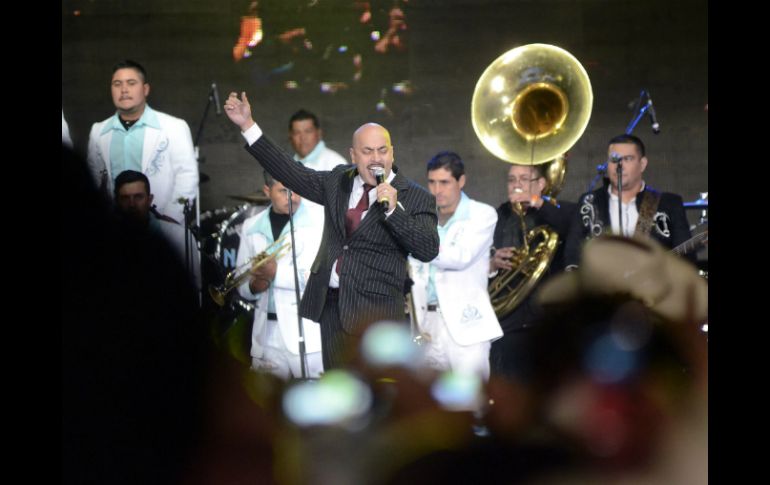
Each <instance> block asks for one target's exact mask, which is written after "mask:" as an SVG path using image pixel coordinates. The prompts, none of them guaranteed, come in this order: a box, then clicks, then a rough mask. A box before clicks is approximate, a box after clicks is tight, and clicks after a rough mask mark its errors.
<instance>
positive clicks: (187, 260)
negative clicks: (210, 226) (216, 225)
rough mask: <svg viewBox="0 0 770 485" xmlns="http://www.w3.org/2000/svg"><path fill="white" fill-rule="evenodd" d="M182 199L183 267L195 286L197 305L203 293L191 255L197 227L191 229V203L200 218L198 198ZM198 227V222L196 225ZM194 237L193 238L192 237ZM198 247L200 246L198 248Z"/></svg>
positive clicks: (201, 301) (201, 299) (200, 302)
mask: <svg viewBox="0 0 770 485" xmlns="http://www.w3.org/2000/svg"><path fill="white" fill-rule="evenodd" d="M182 200H183V201H184V207H183V209H182V210H183V211H184V265H185V269H186V270H187V272H188V274H189V275H190V277H191V278H192V280H193V282H194V284H195V286H196V290H197V291H196V293H198V306H199V307H200V306H203V294H202V291H203V289H202V287H203V285H202V284H201V285H200V286H201V287H200V288H199V287H198V285H199V284H200V282H199V281H198V272H197V271H196V267H195V257H194V255H193V240H195V241H196V248H197V239H198V238H197V235H196V232H197V229H195V230H193V228H192V221H193V215H192V213H193V204H195V211H196V213H197V215H198V217H199V218H200V210H198V200H197V199H193V200H192V202H191V201H190V200H189V199H182ZM198 227H200V224H199V225H198ZM193 238H194V239H193ZM198 249H200V248H198Z"/></svg>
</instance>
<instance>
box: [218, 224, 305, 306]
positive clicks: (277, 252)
mask: <svg viewBox="0 0 770 485" xmlns="http://www.w3.org/2000/svg"><path fill="white" fill-rule="evenodd" d="M288 234H289V233H286V234H284V235H283V236H281V237H279V238H278V239H276V240H275V242H273V243H272V244H270V245H269V246H267V247H266V248H265V249H264V250H263V251H262V252H260V253H259V254H257V255H256V256H254V257H252V258H250V259H249V260H248V261H246V262H244V263H243V264H241V265H240V266H238V267H237V268H234V269H233V270H232V271H230V272H229V273H227V276H226V277H225V282H224V283H222V284H221V285H220V286H214V285H209V295H211V299H212V300H214V302H215V303H216V304H217V305H219V306H224V304H225V296H226V295H227V294H228V293H230V292H231V291H232V290H233V289H234V288H237V287H239V286H241V285H242V284H243V282H244V281H246V280H247V279H248V278H250V277H251V272H252V271H254V270H256V269H258V268H260V267H261V266H264V265H265V264H267V263H268V262H270V261H271V260H274V259H278V258H280V257H281V256H283V255H284V254H286V251H288V248H289V247H290V246H291V243H290V242H288V241H286V242H284V239H285V238H286V236H287V235H288ZM244 268H246V269H245V270H244ZM239 271H240V273H239Z"/></svg>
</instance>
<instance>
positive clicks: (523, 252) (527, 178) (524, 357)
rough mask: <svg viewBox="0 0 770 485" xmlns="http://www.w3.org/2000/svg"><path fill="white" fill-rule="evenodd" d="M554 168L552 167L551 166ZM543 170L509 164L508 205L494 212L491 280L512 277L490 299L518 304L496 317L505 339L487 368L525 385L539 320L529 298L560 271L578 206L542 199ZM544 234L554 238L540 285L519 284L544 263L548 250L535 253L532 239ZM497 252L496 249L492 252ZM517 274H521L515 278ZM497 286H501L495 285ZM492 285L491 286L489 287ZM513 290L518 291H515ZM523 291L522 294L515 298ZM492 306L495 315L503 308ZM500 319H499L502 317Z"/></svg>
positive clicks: (537, 240) (494, 346)
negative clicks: (531, 341) (541, 231)
mask: <svg viewBox="0 0 770 485" xmlns="http://www.w3.org/2000/svg"><path fill="white" fill-rule="evenodd" d="M551 163H555V162H551ZM545 167H546V165H544V164H543V165H517V164H512V165H511V167H510V169H509V170H508V201H507V202H505V203H503V204H501V205H500V207H498V208H497V225H496V226H495V232H494V248H493V254H492V257H491V258H490V271H491V273H490V277H493V278H495V279H498V278H506V280H507V278H508V277H511V278H512V279H511V281H510V282H509V283H508V285H509V288H508V290H510V291H511V293H508V294H505V290H503V291H502V292H501V294H500V296H497V297H495V298H493V300H495V301H497V302H499V301H500V300H502V299H503V298H508V299H512V298H517V299H520V300H521V301H520V302H519V303H518V304H516V305H515V308H513V309H503V310H502V311H498V319H499V321H500V326H501V327H502V328H503V332H504V335H503V337H502V338H501V339H499V340H496V341H495V342H493V343H492V348H491V350H490V356H489V358H490V366H491V371H492V373H493V374H498V375H505V376H512V377H515V378H517V379H523V380H525V379H527V377H528V375H529V373H530V372H531V368H530V366H529V362H530V359H529V354H528V352H529V332H530V330H531V327H532V324H533V322H534V321H535V318H536V316H537V315H538V311H539V309H538V308H537V307H536V306H535V301H534V299H533V298H532V295H533V294H534V293H535V289H536V288H535V287H532V286H531V285H530V283H532V284H534V285H535V286H539V285H540V283H542V281H543V280H545V279H547V278H548V277H549V276H550V275H553V274H555V273H558V272H560V271H562V269H563V268H564V256H563V246H564V244H563V241H564V239H565V238H566V235H567V231H568V229H569V225H570V221H571V219H572V217H574V213H575V210H576V206H575V204H574V203H572V202H564V201H559V202H558V203H557V202H556V201H555V199H551V198H549V197H548V196H546V195H544V192H545V191H546V187H547V186H548V181H547V180H546V177H545V175H544V174H545V170H544V168H545ZM543 227H544V228H546V229H550V230H551V231H553V232H555V235H558V239H556V238H554V240H555V241H556V246H555V248H554V249H552V251H551V253H550V256H551V257H552V259H551V260H550V265H549V266H548V267H547V268H546V269H545V271H544V274H543V276H542V277H541V279H540V280H539V281H520V279H522V278H531V277H532V271H530V268H534V267H535V266H537V265H538V264H541V263H543V261H538V260H536V259H537V258H544V259H548V256H547V255H545V254H543V253H545V252H546V251H545V249H546V248H543V247H541V248H538V244H539V243H542V244H543V245H545V242H544V241H542V238H541V237H536V236H535V231H533V229H535V228H543ZM495 248H496V249H495ZM517 269H521V270H522V272H521V273H519V274H517V275H515V278H514V275H513V272H514V271H516V270H517ZM498 282H499V280H498ZM494 283H495V281H494V280H493V284H492V287H494ZM511 287H518V288H517V289H513V290H512V288H511ZM516 291H519V292H521V291H524V292H526V294H515V293H516ZM504 306H505V305H503V304H496V305H495V308H496V310H498V309H499V308H500V307H504ZM501 312H502V313H503V314H500V313H501Z"/></svg>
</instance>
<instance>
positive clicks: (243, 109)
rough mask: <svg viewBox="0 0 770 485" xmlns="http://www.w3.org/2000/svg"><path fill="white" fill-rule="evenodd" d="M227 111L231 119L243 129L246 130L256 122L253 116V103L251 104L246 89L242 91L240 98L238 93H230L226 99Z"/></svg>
mask: <svg viewBox="0 0 770 485" xmlns="http://www.w3.org/2000/svg"><path fill="white" fill-rule="evenodd" d="M225 113H227V117H228V118H230V121H232V122H233V123H235V124H236V125H238V126H239V127H240V128H241V131H246V130H248V129H249V128H251V125H253V124H254V119H253V118H252V117H251V105H250V104H249V98H247V97H246V91H243V92H241V99H238V94H236V93H234V92H233V93H230V96H228V97H227V101H225Z"/></svg>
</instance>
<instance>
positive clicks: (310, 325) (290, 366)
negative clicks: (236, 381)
mask: <svg viewBox="0 0 770 485" xmlns="http://www.w3.org/2000/svg"><path fill="white" fill-rule="evenodd" d="M263 190H264V192H265V195H267V196H268V197H269V198H270V201H271V204H270V206H269V207H268V208H267V209H265V210H264V211H262V212H260V213H259V214H257V215H255V216H253V217H250V218H248V219H246V221H245V222H244V223H243V229H242V234H241V240H240V247H239V249H238V257H237V261H236V263H237V266H241V265H243V264H244V263H246V262H248V261H249V260H250V259H251V258H253V257H254V256H257V255H258V254H260V253H261V252H263V251H265V250H266V249H267V251H266V253H267V254H275V255H276V256H275V259H274V260H272V261H271V262H270V263H268V264H266V265H263V266H262V267H260V268H257V269H256V270H252V276H251V278H250V279H249V280H248V281H247V282H245V283H244V284H242V285H241V286H240V287H239V288H238V291H239V293H240V294H241V296H243V297H244V298H246V299H248V300H255V301H256V303H255V309H254V324H253V327H252V333H251V358H252V368H253V369H254V370H256V371H264V372H270V373H272V374H274V375H276V376H278V377H280V378H282V379H285V380H288V379H289V378H291V377H295V378H299V377H302V372H301V370H302V368H301V361H300V351H299V324H298V320H297V315H298V306H297V304H298V303H299V301H298V299H297V295H296V292H295V284H294V282H295V280H294V267H293V265H292V255H291V235H290V234H289V231H290V224H289V198H288V195H287V189H286V188H285V187H284V186H283V184H282V183H280V182H278V181H277V180H274V179H273V178H272V177H271V176H270V175H269V174H268V173H267V172H265V186H264V188H263ZM291 200H292V209H293V210H294V240H295V243H296V253H297V268H298V278H299V286H300V296H301V295H302V293H303V292H304V289H305V283H306V281H307V278H308V276H309V274H310V267H311V265H312V264H313V260H314V259H315V257H316V253H317V252H318V248H319V246H320V245H321V234H322V231H321V228H322V227H323V221H324V215H323V211H322V210H319V209H316V208H314V207H312V206H310V205H308V204H305V201H303V200H302V199H301V198H300V197H299V196H298V195H296V194H295V193H292V195H291ZM281 237H283V239H281ZM275 241H279V242H278V243H277V244H273V243H274V242H275ZM284 244H285V248H284V249H283V250H280V248H281V247H282V246H283V245H284ZM271 245H272V246H271ZM302 324H303V328H304V330H303V332H304V336H305V350H306V353H307V361H306V377H316V378H317V377H320V374H321V373H322V372H323V360H322V357H321V330H320V326H319V325H318V323H316V322H313V321H312V320H309V319H307V318H303V319H302Z"/></svg>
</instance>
